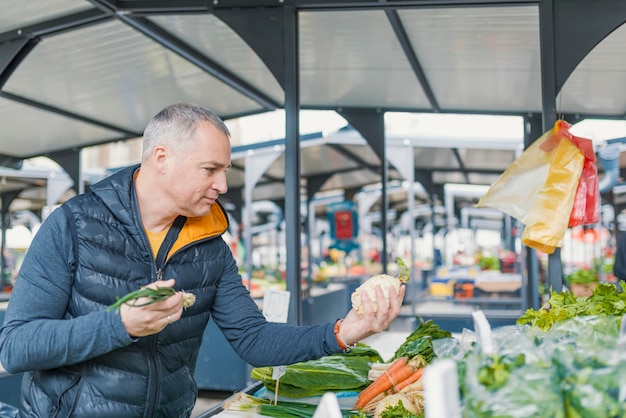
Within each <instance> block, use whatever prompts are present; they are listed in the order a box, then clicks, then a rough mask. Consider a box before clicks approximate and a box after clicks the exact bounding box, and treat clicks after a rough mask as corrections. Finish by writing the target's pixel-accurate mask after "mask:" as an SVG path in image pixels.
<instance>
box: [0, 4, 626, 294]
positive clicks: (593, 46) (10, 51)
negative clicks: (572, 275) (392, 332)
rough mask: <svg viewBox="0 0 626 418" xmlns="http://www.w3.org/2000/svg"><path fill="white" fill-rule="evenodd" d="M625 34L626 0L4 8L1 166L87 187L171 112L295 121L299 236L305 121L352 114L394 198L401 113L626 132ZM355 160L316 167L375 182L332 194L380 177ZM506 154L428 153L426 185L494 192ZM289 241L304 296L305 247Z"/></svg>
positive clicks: (289, 179)
mask: <svg viewBox="0 0 626 418" xmlns="http://www.w3.org/2000/svg"><path fill="white" fill-rule="evenodd" d="M625 20H626V2H624V1H623V0H579V1H576V2H572V1H571V0H517V1H515V0H388V1H384V0H383V1H381V0H336V1H325V0H212V1H208V0H172V1H167V0H30V1H27V2H26V1H23V0H5V1H4V2H3V12H2V14H0V124H1V126H2V133H1V134H0V156H2V157H4V158H3V159H2V160H3V162H4V163H5V164H9V163H11V162H19V161H20V160H21V159H24V158H29V157H33V156H40V155H48V156H50V157H52V158H53V159H55V160H56V161H57V162H60V164H61V165H62V166H63V167H64V168H65V169H66V171H68V173H69V174H70V176H71V177H72V178H73V179H77V178H80V177H79V176H78V172H79V168H78V167H79V158H78V156H77V155H78V152H77V151H78V150H80V148H82V147H86V146H90V145H94V144H100V143H107V142H111V141H118V140H123V139H128V138H134V137H138V136H140V135H141V133H142V130H143V128H144V126H145V125H146V123H147V122H148V120H149V119H150V118H151V117H152V115H154V114H155V113H156V112H157V111H158V110H160V109H161V108H162V107H163V106H165V105H167V104H170V103H172V102H177V101H192V102H197V103H199V104H202V105H204V106H206V107H207V108H210V109H212V110H214V111H215V112H216V113H218V114H219V115H220V116H221V117H222V118H224V119H229V118H234V117H238V116H244V115H250V114H255V113H261V112H266V111H270V110H275V109H285V113H286V141H285V159H284V168H283V164H282V163H278V164H277V165H276V166H272V167H271V168H270V170H269V171H268V172H267V173H265V174H264V176H265V179H271V178H273V181H274V182H283V183H284V188H285V189H284V190H285V195H284V196H285V199H286V202H285V208H286V210H285V213H286V216H287V225H288V227H289V228H294V231H293V232H295V230H296V228H297V227H298V224H299V205H300V201H299V197H300V188H301V187H302V183H301V181H300V180H301V177H300V175H301V165H300V161H299V159H298V158H296V156H297V155H299V154H298V153H299V152H300V148H299V147H300V146H299V141H298V128H297V127H298V122H299V119H298V110H299V109H328V110H335V111H337V112H338V113H340V114H341V115H342V116H344V117H345V118H346V119H347V120H348V121H349V122H350V124H351V125H352V126H354V127H355V128H356V130H357V131H358V132H359V133H360V134H361V135H362V136H363V137H364V138H365V139H366V141H367V144H368V145H369V146H370V147H371V150H373V152H374V154H375V155H376V157H377V158H378V165H379V173H380V174H382V176H380V177H379V178H382V179H383V180H384V181H383V192H384V187H385V186H384V185H385V181H386V180H388V179H393V178H394V176H396V174H397V173H395V172H394V169H393V168H390V170H389V171H387V165H386V162H387V159H386V157H385V155H386V150H385V138H384V136H385V135H384V132H385V131H384V122H383V118H382V115H384V113H385V112H387V111H405V112H441V113H481V114H505V115H521V116H523V117H524V118H525V121H526V122H527V123H526V127H525V128H526V130H525V143H526V144H528V143H530V142H531V141H532V140H534V139H536V138H537V137H538V136H539V135H540V134H541V133H542V132H543V131H545V130H546V129H547V128H549V127H550V126H551V125H552V123H553V122H554V121H555V120H556V119H557V117H559V116H563V117H564V118H565V119H566V120H568V121H569V122H575V121H577V120H579V119H581V118H586V117H608V118H619V119H623V118H624V115H625V114H626V95H625V94H623V92H624V91H625V90H626V89H625V87H626V56H625V55H624V54H623V51H624V49H625V48H624V47H625V46H626V29H625V28H624V27H623V26H622V24H623V22H624V21H625ZM350 147H351V146H350V145H345V144H344V145H337V144H330V147H328V144H327V146H325V147H324V149H322V148H319V149H318V150H317V151H316V152H310V153H309V154H310V155H314V154H315V153H317V155H318V157H319V158H318V160H317V162H314V163H311V164H309V163H308V162H305V163H304V164H302V167H303V168H304V169H305V170H306V169H307V167H309V168H310V167H313V168H314V169H322V170H329V169H334V171H336V172H338V171H339V170H341V169H342V168H344V169H345V168H346V167H350V166H352V167H354V168H355V170H361V174H356V173H350V174H348V173H347V172H343V173H342V175H341V178H340V179H339V178H338V176H335V177H332V179H331V180H330V181H331V182H337V183H339V182H350V183H355V184H356V183H358V181H357V180H356V179H354V177H355V176H357V175H369V174H371V173H370V171H371V168H370V167H367V166H365V167H362V166H361V164H360V163H359V162H363V161H368V157H367V156H363V152H362V151H355V150H354V149H353V150H350ZM368 152H369V151H368ZM496 152H497V153H499V154H498V155H496V156H491V155H487V154H486V153H487V150H480V151H472V150H471V149H456V148H452V149H450V147H449V146H447V147H442V148H440V149H437V148H436V147H432V146H431V147H429V149H422V148H416V149H415V150H414V157H415V161H416V162H417V164H416V166H415V168H416V173H415V174H416V180H418V181H420V182H421V183H422V184H423V185H424V187H426V188H427V189H429V192H431V193H434V192H435V191H436V190H437V188H438V187H441V186H442V184H443V182H446V181H449V178H450V176H452V177H456V178H460V179H461V180H464V181H466V182H468V183H469V182H474V181H479V179H480V181H486V182H487V181H488V180H489V176H486V177H480V176H484V175H485V174H488V173H485V172H484V163H485V162H490V161H494V160H495V159H498V161H502V167H506V165H507V164H508V163H509V162H510V161H512V154H511V153H509V154H507V155H503V154H502V152H503V151H502V150H500V151H498V150H496ZM346 157H349V158H347V160H351V161H347V160H346ZM359 157H360V158H359ZM507 157H508V158H509V161H507ZM476 158H478V160H475V159H476ZM381 161H382V162H383V163H382V164H381ZM334 163H337V164H338V165H337V166H334V167H331V166H332V165H333V164H334ZM339 164H340V165H341V166H339ZM326 172H327V171H323V172H322V173H319V172H318V173H317V175H319V176H323V175H324V173H326ZM284 173H289V175H287V176H285V175H284ZM363 173H365V174H363ZM315 175H316V173H313V174H312V176H315ZM281 176H282V178H281ZM476 176H478V177H476ZM373 177H376V176H373ZM320 181H321V180H320ZM367 181H368V178H367V177H363V178H362V179H361V182H362V183H364V184H365V183H366V182H367ZM337 185H338V186H341V184H337ZM260 187H261V186H260ZM289 192H291V193H289ZM383 196H385V193H383ZM384 199H385V198H384V197H383V200H384ZM383 203H384V202H383ZM383 207H386V204H385V203H384V204H383ZM287 235H288V242H287V247H288V248H290V249H293V250H295V251H292V252H291V253H290V254H288V260H287V275H288V277H293V278H294V279H293V280H294V283H295V286H296V288H297V286H299V280H298V278H299V276H300V268H299V263H298V262H297V257H299V251H298V249H299V248H300V247H299V246H300V243H299V241H298V239H297V234H296V233H292V234H287ZM383 237H384V236H383ZM383 246H385V244H384V243H383ZM385 261H386V260H384V259H383V264H385ZM550 276H551V277H552V276H555V277H556V276H558V275H553V271H552V270H551V271H550ZM554 283H555V284H558V282H554ZM294 303H295V302H294ZM294 306H295V305H294Z"/></svg>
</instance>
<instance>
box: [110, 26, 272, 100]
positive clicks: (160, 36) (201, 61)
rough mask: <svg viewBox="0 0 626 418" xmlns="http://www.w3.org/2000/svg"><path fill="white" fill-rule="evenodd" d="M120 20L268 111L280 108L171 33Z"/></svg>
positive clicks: (264, 95) (157, 27) (267, 97)
mask: <svg viewBox="0 0 626 418" xmlns="http://www.w3.org/2000/svg"><path fill="white" fill-rule="evenodd" d="M119 18H120V20H121V21H123V22H124V23H126V24H128V25H129V26H131V27H132V28H134V29H136V30H137V31H139V32H141V33H143V34H144V35H146V36H147V37H148V38H150V39H152V40H153V41H155V42H158V43H159V44H161V45H162V46H164V47H166V48H168V49H169V50H171V51H173V52H174V53H176V54H178V55H180V56H181V57H183V58H184V59H186V60H187V61H189V62H191V63H192V64H194V65H196V66H198V67H200V68H201V69H202V70H204V71H206V72H207V73H209V74H211V75H212V76H214V77H215V78H217V79H218V80H220V81H221V82H223V83H224V84H226V85H228V86H229V87H231V88H233V89H234V90H236V91H238V92H239V93H241V94H243V95H244V96H246V97H248V98H250V99H251V100H254V101H255V102H257V103H258V104H260V105H261V106H263V107H264V108H265V109H267V110H275V109H277V108H278V107H279V105H278V103H276V101H274V100H273V99H272V98H270V97H269V96H267V95H266V94H264V93H263V92H261V91H260V90H258V89H256V88H255V87H253V86H252V85H250V84H249V83H247V82H246V81H244V80H243V79H241V78H239V77H237V76H236V75H235V74H233V73H231V72H230V71H228V70H227V69H226V68H224V67H223V66H221V65H220V64H218V63H217V62H215V61H213V60H211V59H210V58H208V57H207V56H206V55H204V54H202V53H201V52H200V51H198V50H196V49H195V48H193V47H191V46H190V45H189V44H187V43H185V42H183V41H182V40H180V39H178V38H177V37H176V36H174V35H172V34H171V33H170V32H167V31H166V30H164V29H162V28H161V27H159V26H157V25H156V24H154V23H152V22H151V21H149V20H148V19H146V18H144V17H138V16H129V15H124V14H121V15H119Z"/></svg>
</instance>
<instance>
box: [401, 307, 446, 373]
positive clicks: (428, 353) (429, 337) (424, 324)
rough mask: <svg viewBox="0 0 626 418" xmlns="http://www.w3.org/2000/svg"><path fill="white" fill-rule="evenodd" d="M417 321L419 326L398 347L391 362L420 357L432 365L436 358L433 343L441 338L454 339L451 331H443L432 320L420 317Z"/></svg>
mask: <svg viewBox="0 0 626 418" xmlns="http://www.w3.org/2000/svg"><path fill="white" fill-rule="evenodd" d="M417 319H418V320H419V325H418V326H417V328H415V330H413V332H411V334H409V336H408V337H406V339H405V340H404V342H403V343H402V344H401V345H400V347H398V349H397V350H396V352H395V353H394V355H393V357H392V358H391V361H393V360H395V359H397V358H398V357H402V356H407V357H408V358H413V357H415V356H418V355H420V356H422V357H423V358H424V360H425V361H426V362H427V363H430V362H431V361H432V360H433V359H434V358H435V352H434V350H433V344H432V341H433V340H437V339H439V338H450V337H452V333H451V332H450V331H445V330H442V329H441V328H439V325H437V324H435V323H434V322H433V320H432V319H429V320H428V321H424V319H423V318H421V317H419V316H418V317H417Z"/></svg>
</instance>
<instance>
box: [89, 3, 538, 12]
mask: <svg viewBox="0 0 626 418" xmlns="http://www.w3.org/2000/svg"><path fill="white" fill-rule="evenodd" d="M100 1H101V0H100ZM538 2H539V0H390V1H386V2H384V3H381V2H380V0H337V1H334V0H328V1H319V0H284V1H281V2H277V1H276V0H228V1H222V2H219V1H217V2H216V1H213V2H208V1H206V0H177V1H176V2H172V1H167V0H112V1H108V3H109V4H113V5H114V7H115V8H116V9H117V10H120V11H127V12H133V13H186V12H201V11H213V10H218V9H244V8H267V7H282V6H285V5H290V6H293V7H294V8H295V9H296V10H298V11H299V10H341V9H343V10H348V9H353V10H354V9H359V10H366V9H376V10H381V9H403V8H415V7H432V6H483V5H506V6H511V5H517V4H520V5H523V4H537V3H538Z"/></svg>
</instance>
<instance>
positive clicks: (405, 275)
mask: <svg viewBox="0 0 626 418" xmlns="http://www.w3.org/2000/svg"><path fill="white" fill-rule="evenodd" d="M396 261H397V263H398V265H399V266H400V274H399V275H398V276H397V277H394V276H391V275H389V274H378V275H376V276H372V277H370V278H369V279H367V280H366V281H365V282H364V283H363V284H362V285H361V286H359V287H358V288H357V289H356V290H355V291H354V292H352V295H351V297H350V300H351V302H352V308H354V310H355V311H356V312H357V313H358V314H360V315H361V316H363V314H364V311H363V302H362V301H361V293H362V292H365V293H366V294H367V297H368V298H369V300H370V303H371V305H372V310H373V311H374V312H376V311H377V310H378V304H377V299H378V298H377V296H376V287H377V286H380V287H381V289H382V290H383V294H384V295H385V301H386V302H387V306H389V289H390V288H391V287H393V288H394V289H395V290H396V293H398V292H400V285H402V284H403V283H406V282H407V281H408V280H409V269H408V267H407V266H406V264H404V262H403V261H402V259H400V258H398V259H397V260H396Z"/></svg>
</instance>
